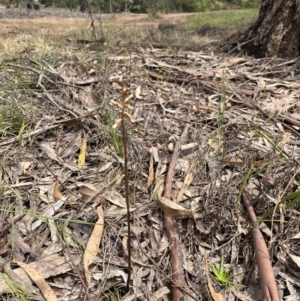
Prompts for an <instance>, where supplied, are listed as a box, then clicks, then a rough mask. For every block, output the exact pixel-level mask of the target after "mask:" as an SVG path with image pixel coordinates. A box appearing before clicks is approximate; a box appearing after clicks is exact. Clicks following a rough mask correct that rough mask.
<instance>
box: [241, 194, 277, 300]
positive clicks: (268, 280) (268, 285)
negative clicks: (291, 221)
mask: <svg viewBox="0 0 300 301" xmlns="http://www.w3.org/2000/svg"><path fill="white" fill-rule="evenodd" d="M243 201H244V205H245V207H246V209H247V212H248V215H249V218H250V221H251V222H252V223H253V224H254V226H253V228H252V239H253V246H254V252H255V257H256V263H257V267H258V273H259V277H260V286H261V290H262V293H263V300H265V301H279V300H280V299H279V295H278V291H277V286H276V281H275V276H274V272H273V269H272V264H271V260H270V257H269V251H268V248H267V245H266V242H265V240H264V237H263V236H262V234H261V232H260V229H259V226H258V223H257V218H256V214H255V212H254V209H253V206H252V204H251V200H250V197H249V193H248V191H247V189H244V192H243Z"/></svg>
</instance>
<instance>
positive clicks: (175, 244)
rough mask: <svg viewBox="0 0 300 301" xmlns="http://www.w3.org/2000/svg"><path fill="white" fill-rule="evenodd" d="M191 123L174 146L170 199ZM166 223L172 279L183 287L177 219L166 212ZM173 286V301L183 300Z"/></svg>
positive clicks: (168, 188) (167, 184) (168, 179)
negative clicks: (180, 154) (180, 151)
mask: <svg viewBox="0 0 300 301" xmlns="http://www.w3.org/2000/svg"><path fill="white" fill-rule="evenodd" d="M186 121H189V115H187V117H186ZM188 127H189V123H186V125H185V128H184V130H183V132H182V135H181V137H180V139H179V140H178V141H177V142H176V144H175V147H174V152H173V155H172V158H171V161H170V164H169V168H168V173H167V176H166V182H165V190H164V197H165V198H168V199H170V198H171V191H172V180H173V175H174V170H175V165H176V162H177V159H178V156H179V150H180V146H181V143H182V141H183V140H184V139H185V137H186V135H187V132H188ZM164 223H165V228H166V232H167V235H168V238H169V249H170V257H171V268H172V281H173V283H176V285H177V286H178V287H183V286H184V284H183V281H184V275H183V269H182V266H183V262H182V252H181V246H180V240H179V235H178V233H177V230H176V221H175V220H174V219H173V218H172V217H170V216H168V215H167V214H166V213H165V214H164ZM178 287H175V286H173V287H172V294H173V298H172V300H173V301H182V300H184V295H183V292H182V291H181V290H180V289H179V288H178Z"/></svg>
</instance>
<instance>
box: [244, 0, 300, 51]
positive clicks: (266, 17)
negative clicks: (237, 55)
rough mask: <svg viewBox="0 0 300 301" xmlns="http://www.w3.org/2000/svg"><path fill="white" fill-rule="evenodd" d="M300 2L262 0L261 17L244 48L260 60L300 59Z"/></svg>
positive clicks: (247, 38) (292, 0) (295, 0)
mask: <svg viewBox="0 0 300 301" xmlns="http://www.w3.org/2000/svg"><path fill="white" fill-rule="evenodd" d="M299 32H300V1H299V0H262V3H261V8H260V12H259V17H258V20H257V21H256V23H255V24H254V25H253V26H252V27H251V28H250V31H249V33H248V34H247V36H246V38H245V39H244V40H245V41H250V42H249V43H246V44H245V45H244V49H245V50H247V52H248V54H250V55H254V56H256V57H263V56H278V57H297V56H299V54H300V34H299Z"/></svg>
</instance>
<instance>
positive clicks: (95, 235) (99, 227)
mask: <svg viewBox="0 0 300 301" xmlns="http://www.w3.org/2000/svg"><path fill="white" fill-rule="evenodd" d="M97 212H98V216H99V218H98V220H97V222H96V224H95V227H94V230H93V232H92V235H91V237H90V239H89V241H88V243H87V246H86V249H85V252H84V255H83V266H84V272H85V279H86V281H87V283H88V284H89V283H90V281H91V272H90V270H89V266H90V265H91V264H92V263H93V261H94V259H95V257H96V255H97V253H98V251H99V245H100V241H101V238H102V233H103V226H104V216H103V209H102V206H99V207H98V208H97Z"/></svg>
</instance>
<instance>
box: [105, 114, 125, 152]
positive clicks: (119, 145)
mask: <svg viewBox="0 0 300 301" xmlns="http://www.w3.org/2000/svg"><path fill="white" fill-rule="evenodd" d="M105 117H106V121H107V123H108V126H109V132H108V134H109V138H110V142H111V144H112V146H113V148H114V150H115V151H116V153H117V154H118V155H119V156H123V139H122V136H120V135H118V134H117V133H116V130H115V128H114V127H113V125H114V120H113V119H112V117H111V115H110V114H109V112H108V111H107V112H106V115H105Z"/></svg>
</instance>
